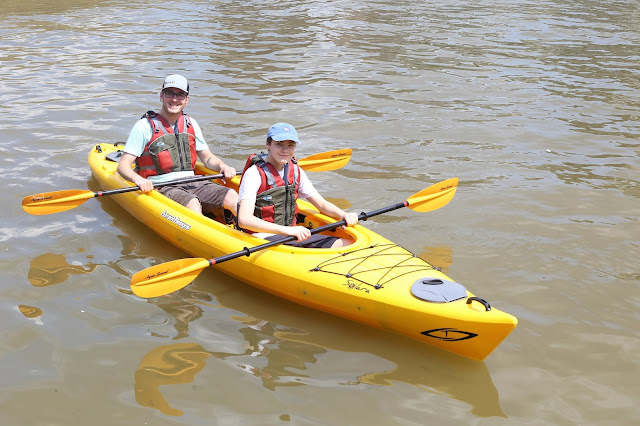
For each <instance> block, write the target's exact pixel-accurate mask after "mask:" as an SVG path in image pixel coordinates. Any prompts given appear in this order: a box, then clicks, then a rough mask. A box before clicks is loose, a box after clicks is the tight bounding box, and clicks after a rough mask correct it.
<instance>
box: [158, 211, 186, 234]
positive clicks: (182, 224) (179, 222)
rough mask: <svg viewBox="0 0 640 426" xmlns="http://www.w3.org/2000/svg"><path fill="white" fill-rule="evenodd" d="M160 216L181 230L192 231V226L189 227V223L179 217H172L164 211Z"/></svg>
mask: <svg viewBox="0 0 640 426" xmlns="http://www.w3.org/2000/svg"><path fill="white" fill-rule="evenodd" d="M160 216H162V217H164V218H165V219H167V220H169V221H170V222H173V223H175V224H176V225H178V226H179V227H180V228H182V229H184V230H185V231H188V230H189V229H191V225H189V224H188V223H185V222H183V221H182V220H181V219H180V218H179V217H176V216H171V215H170V214H169V213H167V211H166V210H165V211H163V212H162V214H161V215H160Z"/></svg>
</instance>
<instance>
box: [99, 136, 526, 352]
mask: <svg viewBox="0 0 640 426" xmlns="http://www.w3.org/2000/svg"><path fill="white" fill-rule="evenodd" d="M116 150H118V148H117V147H116V146H114V145H111V144H106V143H102V144H98V145H96V146H95V147H93V148H92V150H91V151H90V153H89V165H90V167H91V170H92V173H93V176H94V177H95V179H96V180H97V181H98V183H99V185H100V186H101V187H102V188H103V189H104V190H112V189H117V188H123V187H126V186H131V183H129V182H127V181H125V180H124V179H123V178H122V177H121V176H120V175H119V174H118V173H117V171H116V168H117V163H116V162H114V161H111V160H109V159H108V158H107V155H109V154H110V153H112V152H114V151H116ZM196 172H197V173H199V174H207V173H214V172H213V171H211V170H207V169H205V168H204V167H203V166H202V165H201V164H199V165H198V167H197V169H196ZM216 182H217V183H221V184H222V182H220V181H216ZM238 184H239V177H235V178H234V179H233V180H231V181H229V182H226V184H225V185H226V186H228V187H230V188H234V189H237V186H238ZM113 198H114V199H115V201H117V202H118V203H119V204H120V205H121V206H122V207H123V208H124V209H125V210H126V211H128V212H129V213H130V214H131V215H133V216H134V217H135V218H136V219H138V220H139V221H140V222H142V223H143V224H145V225H146V226H148V227H149V228H151V229H152V230H153V231H154V232H156V233H157V234H158V235H160V236H161V237H163V238H164V239H166V240H167V241H168V242H170V243H171V244H173V245H175V246H176V247H179V248H181V249H182V250H184V251H185V252H187V253H189V254H190V255H192V256H194V257H202V258H206V259H212V258H216V257H220V256H223V255H226V254H229V253H234V252H238V251H240V250H243V249H244V248H245V247H254V246H258V245H260V244H263V243H264V242H265V241H264V240H262V239H260V238H256V237H254V236H252V235H249V234H246V233H243V232H240V231H238V230H236V229H234V228H233V227H232V226H230V225H226V224H224V223H221V222H219V221H216V220H212V219H210V218H209V217H206V216H203V215H199V214H196V213H195V212H192V211H191V210H189V209H187V208H185V207H183V206H181V205H179V204H177V203H175V202H173V201H171V200H169V199H168V198H166V197H164V196H163V195H161V194H160V193H158V192H157V191H152V192H151V193H148V194H144V193H142V192H140V191H132V192H128V193H123V194H118V195H114V196H113ZM298 204H299V209H300V212H301V215H302V216H303V217H304V224H305V225H307V226H312V227H318V226H321V225H324V224H326V223H331V222H334V220H333V219H331V218H328V217H326V216H324V215H322V214H320V213H319V212H318V211H317V210H316V209H315V208H314V207H313V206H312V205H311V204H309V203H307V202H306V201H304V200H299V201H298ZM301 218H302V217H301ZM330 235H336V236H340V237H349V238H351V239H353V240H355V242H354V243H353V244H352V245H349V246H347V247H342V248H337V249H332V248H329V249H304V248H298V247H291V246H286V245H278V246H274V247H271V248H269V249H265V250H261V251H258V252H255V253H252V254H251V255H250V256H242V257H239V258H237V259H234V260H231V261H228V262H223V263H220V264H217V265H215V267H216V268H217V269H220V270H221V271H223V272H224V273H225V274H228V275H230V276H232V277H234V278H236V279H238V280H241V281H243V282H246V283H248V284H250V285H252V286H254V287H256V288H259V289H261V290H264V291H266V292H269V293H272V294H274V295H277V296H279V297H282V298H285V299H288V300H290V301H293V302H295V303H299V304H301V305H305V306H308V307H311V308H314V309H318V310H321V311H324V312H328V313H331V314H334V315H338V316H341V317H344V318H347V319H350V320H353V321H358V322H360V323H364V324H367V325H369V326H372V327H378V328H382V329H386V330H389V331H393V332H396V333H400V334H403V335H406V336H409V337H411V338H413V339H416V340H420V341H423V342H425V343H428V344H431V345H434V346H437V347H439V348H442V349H445V350H448V351H450V352H454V353H457V354H460V355H462V356H465V357H468V358H472V359H477V360H483V359H484V358H486V357H487V356H488V355H489V354H490V353H491V352H492V351H493V350H494V349H495V348H496V347H497V346H498V345H499V344H500V343H501V342H502V341H503V340H504V339H505V338H506V337H507V336H508V335H509V333H510V332H511V331H512V330H513V329H514V328H515V326H516V325H517V319H516V318H515V317H514V316H512V315H510V314H508V313H506V312H502V311H500V310H498V309H495V308H493V307H489V305H488V304H487V303H486V302H484V301H483V300H482V299H478V298H475V296H474V295H473V294H472V293H470V292H469V291H468V290H466V289H464V287H461V286H460V285H459V284H457V283H454V282H452V280H451V279H450V278H449V277H447V276H446V275H445V274H443V273H442V272H440V271H438V270H437V269H436V268H435V267H433V266H432V265H430V264H429V263H427V262H426V261H424V260H422V259H420V258H419V257H416V256H415V255H413V254H412V253H411V252H409V251H408V250H406V249H404V248H402V247H400V246H398V245H397V244H395V243H393V242H391V241H389V240H387V239H386V238H384V237H382V236H380V235H378V234H376V233H375V232H373V231H371V230H369V229H367V228H365V227H364V226H362V225H360V224H359V225H356V226H354V227H349V228H346V229H338V230H336V231H333V232H332V233H330ZM434 283H436V284H439V285H441V284H442V283H446V284H451V285H457V286H460V288H462V289H463V290H462V294H461V296H462V297H460V298H458V299H457V300H453V301H448V302H432V301H427V300H425V299H424V298H421V297H423V296H421V294H423V293H420V292H416V288H418V290H420V291H422V290H423V289H424V288H426V287H425V286H426V285H429V286H431V285H432V284H434ZM416 286H417V287H416ZM436 287H437V286H436ZM434 288H435V287H434ZM427 290H431V287H429V288H427ZM457 291H460V290H459V289H458V290H457ZM416 294H418V296H420V297H417V296H416Z"/></svg>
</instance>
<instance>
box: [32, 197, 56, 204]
mask: <svg viewBox="0 0 640 426" xmlns="http://www.w3.org/2000/svg"><path fill="white" fill-rule="evenodd" d="M51 199H53V197H32V198H31V201H32V202H34V203H37V202H39V201H46V200H51Z"/></svg>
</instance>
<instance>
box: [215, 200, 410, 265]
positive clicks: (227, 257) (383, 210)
mask: <svg viewBox="0 0 640 426" xmlns="http://www.w3.org/2000/svg"><path fill="white" fill-rule="evenodd" d="M408 205H409V202H408V201H404V202H402V203H398V204H394V205H392V206H387V207H382V208H381V209H378V210H373V211H370V212H368V213H365V212H362V213H360V214H359V215H358V220H367V219H369V218H370V217H373V216H377V215H380V214H383V213H387V212H390V211H393V210H398V209H401V208H402V207H407V206H408ZM346 224H347V222H345V221H344V219H343V220H341V221H339V222H335V223H328V224H326V225H323V226H320V227H318V228H314V229H312V230H311V235H313V234H318V233H320V232H324V231H331V230H333V229H336V228H339V227H341V226H344V225H346ZM295 239H296V237H294V236H288V237H284V238H280V239H278V240H274V241H269V242H268V243H264V244H260V245H259V246H255V247H251V248H248V247H245V248H244V249H242V250H240V251H237V252H235V253H230V254H225V255H224V256H220V257H216V258H214V259H210V260H209V264H210V265H215V264H218V263H222V262H226V261H227V260H232V259H237V258H238V257H242V256H249V255H251V253H255V252H257V251H260V250H264V249H267V248H269V247H274V246H277V245H280V244H284V243H288V242H289V241H293V240H295Z"/></svg>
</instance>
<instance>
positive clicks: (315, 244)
mask: <svg viewBox="0 0 640 426" xmlns="http://www.w3.org/2000/svg"><path fill="white" fill-rule="evenodd" d="M283 237H284V235H272V236H270V237H267V240H269V241H273V240H278V239H280V238H283ZM337 240H338V237H328V236H326V235H322V234H314V235H312V236H310V237H309V238H307V239H306V240H304V241H290V242H288V243H284V245H285V246H293V247H305V248H330V247H331V246H332V245H333V243H334V242H336V241H337Z"/></svg>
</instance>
